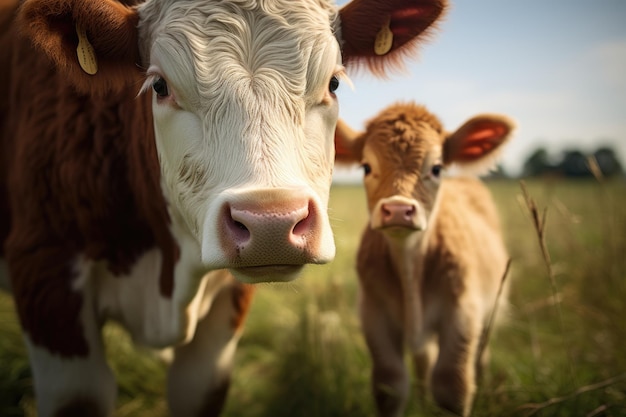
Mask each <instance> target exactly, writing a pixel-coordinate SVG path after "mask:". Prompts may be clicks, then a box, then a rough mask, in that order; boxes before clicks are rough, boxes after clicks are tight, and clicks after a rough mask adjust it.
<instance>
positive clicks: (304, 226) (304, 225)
mask: <svg viewBox="0 0 626 417" xmlns="http://www.w3.org/2000/svg"><path fill="white" fill-rule="evenodd" d="M310 226H311V216H310V215H309V214H308V213H307V215H306V217H305V218H304V219H302V220H300V221H299V222H298V223H296V225H295V226H294V227H293V229H292V231H291V233H292V234H294V235H296V236H303V235H305V234H306V233H307V232H309V231H310V229H311V227H310Z"/></svg>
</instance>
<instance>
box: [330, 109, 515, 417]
mask: <svg viewBox="0 0 626 417" xmlns="http://www.w3.org/2000/svg"><path fill="white" fill-rule="evenodd" d="M513 130H514V123H513V121H512V120H511V119H509V118H508V117H506V116H502V115H495V114H482V115H478V116H476V117H473V118H471V119H469V120H468V121H467V122H465V123H464V124H463V125H462V126H461V127H460V128H458V129H457V130H456V131H454V132H452V133H448V132H446V131H445V130H444V128H443V126H442V124H441V122H440V121H439V119H438V118H437V117H436V116H435V115H433V114H432V113H430V112H429V111H428V110H427V109H426V107H424V106H422V105H418V104H415V103H413V102H408V103H404V102H400V103H396V104H394V105H391V106H389V107H388V108H386V109H384V110H382V111H381V112H380V113H379V114H378V115H377V116H376V117H374V118H373V119H371V120H370V121H369V122H367V127H366V129H365V130H364V131H362V132H360V131H355V130H353V129H352V128H351V127H350V126H348V125H347V124H346V123H345V122H343V121H341V120H340V121H339V122H338V125H337V130H336V146H337V154H336V158H337V161H338V162H339V163H355V162H356V163H360V164H361V165H362V167H363V171H364V179H363V182H364V186H365V192H366V197H367V207H368V211H369V222H368V224H367V226H366V228H365V231H364V232H363V235H362V238H361V242H360V246H359V249H358V254H357V261H356V263H357V266H356V268H357V273H358V278H359V293H360V296H359V316H360V321H361V326H362V330H363V332H364V336H365V340H366V344H367V346H368V349H369V353H370V356H371V359H372V362H373V369H372V390H373V394H374V399H375V402H376V406H377V411H378V415H379V416H384V417H390V416H400V415H402V414H403V411H404V409H405V407H406V403H407V401H408V396H409V385H410V383H409V381H410V377H409V373H408V371H407V370H406V367H405V363H404V352H405V350H408V352H409V353H410V354H411V357H412V359H413V361H414V365H415V370H416V377H417V379H418V384H419V386H420V388H421V389H420V391H421V392H422V393H426V392H427V389H428V388H429V387H432V388H431V391H432V394H433V396H434V399H435V401H436V402H437V403H438V405H439V406H441V407H442V408H445V409H447V410H449V411H451V412H453V413H456V414H458V415H462V416H467V415H468V414H469V411H470V407H471V404H472V399H473V395H474V392H475V383H476V378H475V375H476V372H477V368H479V367H480V364H481V358H480V357H479V356H481V355H480V351H481V350H482V349H479V340H480V339H481V336H482V334H483V330H484V329H485V323H486V320H487V319H488V318H490V317H491V312H492V311H493V309H494V308H495V306H496V299H497V298H499V299H500V300H504V299H505V297H506V289H505V288H504V289H503V288H502V287H501V285H500V283H501V282H502V280H503V276H505V270H506V269H507V268H506V266H507V261H508V256H507V251H506V248H505V246H504V244H503V240H502V236H501V231H500V225H499V220H498V215H497V211H496V207H495V206H494V203H493V201H492V198H491V195H490V193H489V191H488V190H487V188H486V187H485V186H484V185H483V184H482V183H481V182H480V181H479V180H478V179H476V178H471V177H469V176H465V177H453V176H449V177H447V178H443V176H444V171H445V170H446V169H447V168H448V167H450V166H451V165H452V164H454V165H456V166H458V167H459V169H484V168H487V167H489V166H490V164H491V163H493V161H494V157H496V155H497V154H498V151H499V150H501V149H502V148H501V146H502V145H503V144H504V143H505V142H506V141H507V140H509V138H510V137H511V134H512V132H513ZM501 290H502V291H503V292H502V293H501V294H505V295H504V296H502V295H501V296H500V297H497V294H498V292H499V291H501Z"/></svg>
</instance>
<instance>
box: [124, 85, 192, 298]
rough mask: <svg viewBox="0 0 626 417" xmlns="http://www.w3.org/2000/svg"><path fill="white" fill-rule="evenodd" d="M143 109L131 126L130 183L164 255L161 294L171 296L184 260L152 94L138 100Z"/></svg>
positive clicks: (141, 211)
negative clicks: (166, 191)
mask: <svg viewBox="0 0 626 417" xmlns="http://www.w3.org/2000/svg"><path fill="white" fill-rule="evenodd" d="M133 100H136V107H137V108H138V109H139V110H140V111H139V112H138V113H139V114H138V115H137V118H136V119H134V123H133V124H132V126H130V130H131V131H130V132H129V134H128V138H129V139H130V149H129V152H128V157H129V161H128V165H129V167H130V169H129V181H130V183H131V187H132V189H133V190H135V196H136V197H135V198H136V201H137V209H138V212H139V213H140V215H141V216H142V218H144V219H145V221H146V222H147V223H148V225H149V228H150V230H151V231H152V233H153V237H154V240H155V242H156V245H157V247H159V248H160V249H161V252H162V255H163V257H162V260H163V263H162V267H161V276H160V281H159V284H160V292H161V294H162V295H163V296H165V297H168V298H169V297H171V296H172V294H173V291H174V267H175V265H176V262H177V261H178V259H179V258H180V248H179V247H178V244H177V243H176V241H175V239H174V237H173V235H172V233H171V231H170V224H171V220H170V216H169V213H168V211H167V203H166V201H165V198H164V196H163V192H162V190H161V171H160V165H159V160H158V154H157V150H156V143H155V137H154V126H153V120H152V97H151V94H150V93H146V94H143V95H141V96H139V97H137V98H133Z"/></svg>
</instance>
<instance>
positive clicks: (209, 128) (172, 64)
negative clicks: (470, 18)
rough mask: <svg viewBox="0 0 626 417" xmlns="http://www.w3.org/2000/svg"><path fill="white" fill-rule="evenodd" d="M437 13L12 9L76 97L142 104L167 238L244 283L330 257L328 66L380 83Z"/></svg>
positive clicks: (104, 1)
mask: <svg viewBox="0 0 626 417" xmlns="http://www.w3.org/2000/svg"><path fill="white" fill-rule="evenodd" d="M129 1H132V0H129ZM444 6H445V0H417V1H416V0H412V1H409V0H393V1H391V0H390V1H385V2H380V1H378V0H354V1H353V2H352V3H350V4H348V5H347V6H345V7H344V8H343V9H341V10H340V11H338V10H336V8H335V7H334V6H333V5H332V4H330V3H328V2H327V1H322V0H319V1H310V0H275V1H253V0H242V1H217V0H213V1H206V0H205V1H200V0H180V1H174V0H148V1H146V2H145V3H142V4H139V5H138V6H131V5H126V4H122V3H119V2H116V1H112V0H97V1H96V0H26V1H25V3H24V5H23V7H22V10H21V12H20V18H21V19H22V21H23V23H24V24H23V26H24V27H25V28H26V30H25V33H26V35H27V36H29V37H31V38H32V39H33V41H34V43H35V45H37V46H39V47H40V48H41V49H42V50H43V51H44V52H45V53H47V54H48V55H49V56H50V57H51V58H52V60H53V61H54V62H55V63H56V64H57V67H58V70H59V72H60V73H61V75H62V76H64V77H66V78H67V79H68V80H69V81H70V82H71V84H72V85H73V87H74V88H75V89H76V90H77V91H78V92H80V93H84V94H89V95H92V96H102V95H107V94H119V93H122V92H124V91H132V93H133V94H136V93H137V92H138V91H139V90H141V91H142V92H143V93H146V94H152V113H153V119H154V133H155V138H156V145H157V150H158V155H159V162H160V165H161V183H162V189H163V193H164V196H165V199H166V200H167V202H168V204H169V209H170V215H171V217H172V222H173V225H172V230H173V232H174V234H175V235H176V237H177V239H178V241H179V242H182V245H183V246H184V247H186V248H189V249H188V250H191V251H195V252H196V253H197V258H198V262H199V264H200V263H201V264H202V265H201V266H202V267H204V268H210V269H217V268H229V269H231V270H232V271H233V272H234V273H235V275H236V276H237V277H238V278H240V279H242V280H244V281H249V282H255V281H263V280H289V279H292V278H294V277H295V276H296V274H297V272H299V270H300V269H301V267H302V265H304V264H306V263H325V262H328V261H330V260H331V259H332V258H333V256H334V252H335V246H334V241H333V238H332V232H331V229H330V226H329V221H328V216H327V213H326V208H327V202H328V195H329V188H330V183H331V174H332V166H333V158H334V146H333V137H334V135H333V132H334V129H335V124H336V120H337V114H338V105H337V98H336V96H335V90H336V89H337V87H338V85H339V82H340V81H341V79H342V78H344V77H345V69H344V64H346V65H352V64H359V63H362V64H365V65H366V66H367V67H368V68H370V69H371V70H372V71H374V72H375V73H382V72H384V69H385V66H386V65H387V64H392V65H393V64H394V63H398V62H399V61H400V58H401V57H402V56H403V54H405V53H406V52H410V51H412V50H414V48H413V47H414V46H415V44H416V42H417V41H418V40H419V39H420V38H422V37H423V36H424V35H425V34H426V33H427V31H426V29H428V28H429V27H431V25H432V24H433V22H435V21H436V20H437V19H438V17H439V16H440V15H441V14H442V11H443V9H444ZM77 48H78V55H79V57H78V59H77ZM387 66H388V65H387ZM142 85H143V88H140V87H141V86H142ZM199 266H200V265H199Z"/></svg>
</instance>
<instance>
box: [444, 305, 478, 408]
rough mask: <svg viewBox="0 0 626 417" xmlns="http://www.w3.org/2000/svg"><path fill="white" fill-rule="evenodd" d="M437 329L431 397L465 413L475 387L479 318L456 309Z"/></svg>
mask: <svg viewBox="0 0 626 417" xmlns="http://www.w3.org/2000/svg"><path fill="white" fill-rule="evenodd" d="M448 323H449V324H448V325H447V326H444V328H443V330H442V331H441V333H440V339H439V340H440V341H439V357H438V359H437V363H436V365H435V369H434V370H433V377H432V386H433V396H434V397H435V401H437V403H438V404H439V406H441V407H442V408H445V409H447V410H449V411H451V412H453V413H455V414H457V415H462V416H467V415H469V412H470V410H471V405H472V400H473V398H474V393H475V391H476V374H475V371H476V360H477V358H476V353H477V349H478V342H479V338H480V327H481V326H480V318H478V319H477V318H475V317H473V316H472V314H471V313H469V312H463V311H461V310H458V311H457V312H456V316H455V317H453V319H452V320H450V321H449V322H448Z"/></svg>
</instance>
